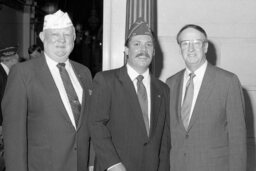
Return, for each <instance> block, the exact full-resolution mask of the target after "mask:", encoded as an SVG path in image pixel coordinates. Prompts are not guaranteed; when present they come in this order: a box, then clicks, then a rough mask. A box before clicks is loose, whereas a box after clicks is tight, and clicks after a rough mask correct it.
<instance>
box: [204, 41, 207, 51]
mask: <svg viewBox="0 0 256 171" xmlns="http://www.w3.org/2000/svg"><path fill="white" fill-rule="evenodd" d="M207 51H208V41H207V42H204V53H207Z"/></svg>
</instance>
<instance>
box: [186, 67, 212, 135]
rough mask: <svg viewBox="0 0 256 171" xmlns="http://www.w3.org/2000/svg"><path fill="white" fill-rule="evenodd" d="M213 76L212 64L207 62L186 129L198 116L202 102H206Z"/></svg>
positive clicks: (189, 127)
mask: <svg viewBox="0 0 256 171" xmlns="http://www.w3.org/2000/svg"><path fill="white" fill-rule="evenodd" d="M214 78H215V72H214V70H213V66H212V65H211V64H209V63H208V64H207V68H206V71H205V75H204V78H203V81H202V85H201V88H200V90H199V93H198V96H197V100H196V103H195V107H194V110H193V113H192V116H191V119H190V123H189V126H188V131H189V130H190V129H191V127H192V126H193V124H194V123H195V122H196V120H197V118H198V117H199V114H200V113H201V112H200V110H201V109H202V108H203V106H204V103H206V101H207V98H208V96H209V95H210V93H211V90H212V88H213V86H214Z"/></svg>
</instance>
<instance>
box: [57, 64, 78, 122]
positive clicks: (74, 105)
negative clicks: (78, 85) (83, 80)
mask: <svg viewBox="0 0 256 171" xmlns="http://www.w3.org/2000/svg"><path fill="white" fill-rule="evenodd" d="M57 67H58V68H59V72H60V76H61V79H62V81H63V84H64V87H65V90H66V93H67V96H68V100H69V103H70V106H71V109H72V112H73V115H74V119H75V123H76V126H77V125H78V121H79V117H80V111H81V104H80V102H79V100H78V97H77V94H76V91H75V89H74V86H73V84H72V82H71V79H70V77H69V75H68V72H67V70H66V68H65V63H58V64H57Z"/></svg>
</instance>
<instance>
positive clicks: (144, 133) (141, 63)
mask: <svg viewBox="0 0 256 171" xmlns="http://www.w3.org/2000/svg"><path fill="white" fill-rule="evenodd" d="M125 54H126V55H127V63H126V64H125V66H123V67H121V68H118V69H113V70H109V71H104V72H100V73H98V74H96V76H95V78H94V81H93V87H94V88H93V93H92V96H91V97H92V98H91V106H90V111H89V123H88V124H89V129H90V132H91V136H92V141H93V146H94V150H95V152H96V158H95V164H94V169H95V170H96V171H104V170H108V171H116V170H118V171H169V148H170V142H169V140H170V137H169V119H168V118H169V116H168V114H169V113H168V104H169V97H168V94H169V89H168V87H167V85H165V84H164V83H162V82H161V81H159V80H158V79H157V78H155V77H154V76H153V75H151V74H150V72H149V65H150V63H151V61H152V58H153V56H154V54H155V49H154V38H153V35H152V33H151V30H150V28H149V26H148V25H147V23H145V22H144V21H143V20H142V19H141V18H139V19H138V20H137V21H136V22H135V23H134V24H133V25H132V26H131V29H130V30H129V34H128V37H127V40H126V44H125Z"/></svg>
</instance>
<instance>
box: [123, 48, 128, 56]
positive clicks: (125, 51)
mask: <svg viewBox="0 0 256 171" xmlns="http://www.w3.org/2000/svg"><path fill="white" fill-rule="evenodd" d="M124 54H125V55H126V56H128V55H129V48H128V47H125V49H124Z"/></svg>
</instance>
